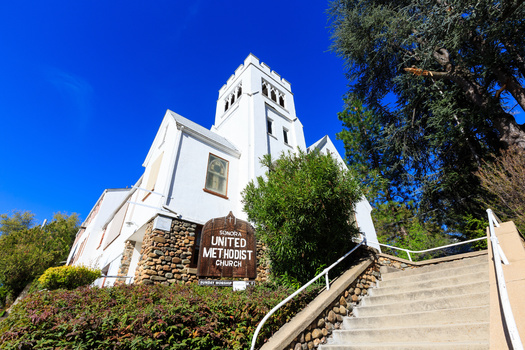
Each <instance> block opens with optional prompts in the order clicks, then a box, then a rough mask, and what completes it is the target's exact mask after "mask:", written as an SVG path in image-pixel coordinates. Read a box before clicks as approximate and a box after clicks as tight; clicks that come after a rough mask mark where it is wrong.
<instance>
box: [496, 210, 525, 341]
mask: <svg viewBox="0 0 525 350" xmlns="http://www.w3.org/2000/svg"><path fill="white" fill-rule="evenodd" d="M487 214H488V217H489V234H490V242H491V245H492V254H493V257H494V268H495V270H496V278H497V281H498V291H499V296H500V302H501V306H502V308H503V317H504V318H505V324H506V326H507V331H508V333H509V337H510V341H511V343H512V348H513V349H514V350H523V344H522V343H521V339H520V334H519V332H518V327H517V326H516V320H515V319H514V315H513V313H512V308H511V306H510V300H509V293H508V292H507V285H506V284H505V276H504V275H503V268H502V267H501V262H502V261H503V263H504V264H505V265H508V264H509V262H508V260H507V258H506V257H505V254H504V253H503V250H502V249H501V246H500V245H499V241H498V237H496V232H495V230H494V226H496V227H499V224H500V223H501V220H499V218H498V217H497V216H496V215H495V214H494V213H493V212H492V210H491V209H487Z"/></svg>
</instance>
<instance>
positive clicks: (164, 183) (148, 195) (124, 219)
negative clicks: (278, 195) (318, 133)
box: [68, 54, 379, 285]
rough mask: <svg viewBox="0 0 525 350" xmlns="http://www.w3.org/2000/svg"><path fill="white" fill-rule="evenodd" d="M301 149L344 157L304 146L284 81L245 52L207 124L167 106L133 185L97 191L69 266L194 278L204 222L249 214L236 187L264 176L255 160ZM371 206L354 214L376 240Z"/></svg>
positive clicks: (324, 143)
mask: <svg viewBox="0 0 525 350" xmlns="http://www.w3.org/2000/svg"><path fill="white" fill-rule="evenodd" d="M298 148H300V149H302V150H307V151H310V150H312V149H319V150H320V151H321V152H330V153H331V154H332V155H333V156H335V157H336V158H337V159H338V160H339V161H340V162H341V163H342V164H344V161H343V159H342V158H341V156H340V155H339V153H338V152H337V149H336V148H335V146H334V144H333V143H332V141H331V140H330V138H329V137H328V136H324V137H323V138H322V139H321V140H319V141H317V142H315V143H314V144H313V145H311V146H310V147H307V146H306V142H305V138H304V133H303V125H302V124H301V122H300V120H299V118H298V117H297V116H296V112H295V104H294V96H293V94H292V91H291V86H290V83H289V82H288V81H286V80H285V79H283V78H281V76H280V75H279V74H277V73H276V72H275V71H272V70H271V69H270V67H269V66H268V65H266V64H265V63H262V62H260V61H259V59H258V58H257V57H255V56H254V55H252V54H250V55H248V57H247V58H246V59H245V60H244V63H243V64H241V65H240V66H239V67H238V68H237V69H236V70H235V73H234V74H233V75H232V76H231V77H230V78H229V79H228V81H227V82H226V84H225V85H224V86H223V87H222V88H221V89H220V90H219V98H218V100H217V107H216V113H215V123H214V125H213V126H212V127H211V129H207V128H205V127H203V126H201V125H198V124H196V123H195V122H193V121H191V120H189V119H187V118H185V117H183V116H181V115H178V114H177V113H175V112H173V111H171V110H168V111H167V112H166V114H165V116H164V118H163V120H162V122H161V124H160V127H159V129H158V132H157V135H156V136H155V139H154V140H153V143H152V145H151V147H150V149H149V152H148V154H147V156H146V159H145V160H144V163H143V167H144V173H143V175H142V176H141V177H140V178H139V179H138V181H137V182H136V184H135V185H134V186H133V187H132V188H126V189H107V190H105V191H104V192H103V193H102V195H101V196H100V198H99V199H98V201H97V202H96V204H95V205H94V207H93V209H92V210H91V212H90V213H89V215H88V217H87V219H86V220H85V221H84V222H83V223H82V226H81V228H80V230H79V232H78V234H77V237H76V240H75V243H74V245H73V247H72V249H71V252H70V254H69V257H68V264H70V265H87V266H92V267H97V268H101V269H102V271H103V273H104V274H105V275H107V276H123V277H122V278H121V279H118V280H119V281H120V282H126V283H130V282H137V283H140V282H141V281H142V282H143V283H146V282H144V281H145V280H146V279H147V283H173V282H174V281H178V280H182V281H185V282H188V283H190V282H192V281H194V280H196V278H197V277H196V276H195V274H196V264H197V259H198V249H199V235H200V229H201V228H202V225H204V223H206V222H207V221H208V220H210V219H211V218H215V217H223V216H226V215H228V213H229V212H230V211H231V212H232V213H233V214H234V215H235V216H236V217H238V218H240V219H243V220H246V214H245V213H244V212H243V210H242V207H243V205H242V203H241V199H242V198H241V191H242V190H243V189H244V187H245V186H246V185H247V183H248V182H249V181H250V180H252V179H255V178H256V177H257V176H260V175H263V174H264V172H265V169H264V168H263V167H262V166H261V164H260V162H259V159H260V158H261V157H262V156H263V155H265V154H271V155H272V158H278V157H279V155H280V154H281V153H282V152H283V151H284V152H288V151H292V152H294V151H296V150H297V149H298ZM371 210H372V208H371V207H370V205H369V203H368V201H367V200H366V199H365V198H363V199H362V201H361V202H359V203H356V214H355V215H356V217H355V221H356V223H357V225H358V227H359V229H360V231H361V233H362V234H363V235H365V236H366V237H367V239H368V240H369V241H371V242H377V238H376V233H375V229H374V225H373V223H372V219H371V216H370V212H371ZM375 248H379V247H375ZM153 252H155V253H153ZM161 252H162V254H161ZM150 277H151V278H150ZM116 280H117V279H116V278H107V279H101V280H99V281H98V282H97V283H98V284H99V285H111V284H113V283H114V282H115V281H116Z"/></svg>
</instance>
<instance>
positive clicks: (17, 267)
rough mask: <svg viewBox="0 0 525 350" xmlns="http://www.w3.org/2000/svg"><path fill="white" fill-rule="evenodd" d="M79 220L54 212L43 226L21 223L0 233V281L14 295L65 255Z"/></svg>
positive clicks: (75, 216)
mask: <svg viewBox="0 0 525 350" xmlns="http://www.w3.org/2000/svg"><path fill="white" fill-rule="evenodd" d="M31 215H32V214H31ZM78 222H79V220H78V216H77V214H72V215H70V216H67V215H63V214H61V213H57V214H55V215H54V217H53V220H52V221H51V222H50V223H49V224H48V225H46V226H44V227H40V226H37V227H31V228H27V227H24V228H22V229H20V230H16V231H11V232H9V234H4V235H2V236H0V282H1V283H2V284H3V285H4V286H5V287H7V288H8V289H9V290H10V292H11V293H12V295H13V296H16V295H18V293H20V292H21V291H22V289H23V288H24V287H25V286H26V285H27V284H28V283H30V282H31V281H32V280H33V279H34V278H36V277H38V276H39V275H41V274H42V273H43V272H44V271H45V270H46V269H47V268H49V267H52V266H56V265H59V264H60V263H61V262H62V261H64V260H65V259H66V258H67V255H68V253H69V249H70V248H71V245H72V243H73V241H74V238H75V234H76V231H77V229H78V227H77V226H78Z"/></svg>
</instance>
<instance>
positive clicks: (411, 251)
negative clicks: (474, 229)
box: [373, 237, 487, 261]
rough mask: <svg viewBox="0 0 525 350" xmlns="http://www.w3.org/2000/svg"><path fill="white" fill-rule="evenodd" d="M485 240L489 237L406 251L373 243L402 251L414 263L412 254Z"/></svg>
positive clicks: (384, 245)
mask: <svg viewBox="0 0 525 350" xmlns="http://www.w3.org/2000/svg"><path fill="white" fill-rule="evenodd" d="M484 239H487V237H481V238H474V239H471V240H468V241H463V242H458V243H452V244H448V245H444V246H441V247H436V248H430V249H425V250H410V249H405V248H399V247H394V246H391V245H388V244H383V243H379V242H373V243H374V244H378V245H380V246H383V247H388V248H392V249H397V250H402V251H404V252H405V253H407V255H408V260H410V261H412V257H411V256H410V253H415V254H419V253H426V252H431V251H433V250H440V249H445V248H450V247H454V246H457V245H462V244H467V243H472V242H475V241H481V240H484Z"/></svg>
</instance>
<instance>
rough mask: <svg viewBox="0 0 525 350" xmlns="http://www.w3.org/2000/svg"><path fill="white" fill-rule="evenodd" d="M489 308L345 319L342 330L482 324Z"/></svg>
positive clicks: (486, 317)
mask: <svg viewBox="0 0 525 350" xmlns="http://www.w3.org/2000/svg"><path fill="white" fill-rule="evenodd" d="M489 317H490V313H489V308H488V307H487V306H486V305H483V306H474V307H463V308H458V309H453V310H450V309H443V310H432V311H423V312H416V313H411V314H410V315H406V314H401V315H398V314H393V315H388V316H384V315H383V316H370V317H345V318H344V319H343V324H342V327H341V328H342V329H378V330H379V329H381V328H388V327H392V326H393V325H395V326H396V327H413V326H431V325H445V324H455V323H483V322H487V321H488V320H489Z"/></svg>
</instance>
